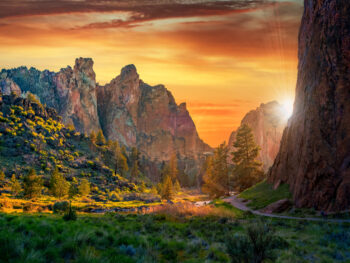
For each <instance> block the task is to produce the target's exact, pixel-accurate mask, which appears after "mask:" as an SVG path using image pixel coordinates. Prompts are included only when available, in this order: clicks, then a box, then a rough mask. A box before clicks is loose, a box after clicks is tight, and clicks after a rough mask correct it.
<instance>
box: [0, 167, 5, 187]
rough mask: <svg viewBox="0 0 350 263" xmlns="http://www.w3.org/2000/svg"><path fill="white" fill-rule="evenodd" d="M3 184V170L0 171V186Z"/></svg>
mask: <svg viewBox="0 0 350 263" xmlns="http://www.w3.org/2000/svg"><path fill="white" fill-rule="evenodd" d="M4 182H5V173H4V171H3V170H1V171H0V184H4Z"/></svg>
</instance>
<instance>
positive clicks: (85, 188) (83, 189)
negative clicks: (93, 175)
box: [78, 179, 90, 196]
mask: <svg viewBox="0 0 350 263" xmlns="http://www.w3.org/2000/svg"><path fill="white" fill-rule="evenodd" d="M78 191H79V194H81V195H82V196H87V195H88V194H89V193H90V182H89V181H88V180H87V179H82V180H81V181H80V184H79V186H78Z"/></svg>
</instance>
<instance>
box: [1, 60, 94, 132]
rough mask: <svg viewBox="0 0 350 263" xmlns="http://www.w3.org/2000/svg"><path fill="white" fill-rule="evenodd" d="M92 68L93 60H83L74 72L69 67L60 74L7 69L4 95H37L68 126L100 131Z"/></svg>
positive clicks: (20, 68) (4, 77)
mask: <svg viewBox="0 0 350 263" xmlns="http://www.w3.org/2000/svg"><path fill="white" fill-rule="evenodd" d="M92 67H93V61H92V59H85V58H79V59H76V61H75V66H74V68H73V69H72V68H71V67H69V66H68V67H67V68H65V69H61V70H60V72H58V73H54V72H51V71H48V70H44V71H39V70H37V69H35V68H30V69H27V68H26V67H19V68H16V69H10V70H5V69H3V70H2V71H1V73H0V83H1V84H0V88H1V90H2V92H3V93H4V94H8V93H11V92H12V91H14V92H15V93H17V94H18V93H22V94H23V95H25V93H27V92H30V93H33V94H35V95H36V96H37V97H38V98H39V99H40V101H41V103H43V104H46V105H47V106H49V107H51V108H54V109H56V110H57V112H58V113H59V114H60V115H61V116H62V120H63V122H64V123H65V124H74V125H75V127H76V129H77V130H78V131H80V132H84V133H86V134H89V133H90V132H91V131H97V130H98V129H100V125H99V120H98V115H97V100H96V80H95V73H94V71H93V68H92ZM18 89H19V90H18Z"/></svg>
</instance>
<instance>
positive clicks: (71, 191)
mask: <svg viewBox="0 0 350 263" xmlns="http://www.w3.org/2000/svg"><path fill="white" fill-rule="evenodd" d="M78 193H79V191H78V181H77V178H75V177H73V180H72V183H71V184H70V186H69V190H68V198H69V199H72V198H74V196H76V195H77V194H78Z"/></svg>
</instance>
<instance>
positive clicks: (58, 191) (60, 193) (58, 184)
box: [50, 168, 70, 199]
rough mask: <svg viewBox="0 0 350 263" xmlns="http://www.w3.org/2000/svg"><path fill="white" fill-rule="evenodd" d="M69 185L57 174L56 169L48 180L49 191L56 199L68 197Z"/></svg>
mask: <svg viewBox="0 0 350 263" xmlns="http://www.w3.org/2000/svg"><path fill="white" fill-rule="evenodd" d="M69 187H70V184H69V183H68V182H67V181H66V179H65V178H64V177H63V176H62V175H61V174H60V173H59V171H58V169H57V168H56V169H55V170H54V171H53V173H52V175H51V179H50V191H51V193H52V195H53V196H55V197H57V198H59V199H60V198H62V197H64V196H66V195H68V191H69Z"/></svg>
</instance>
